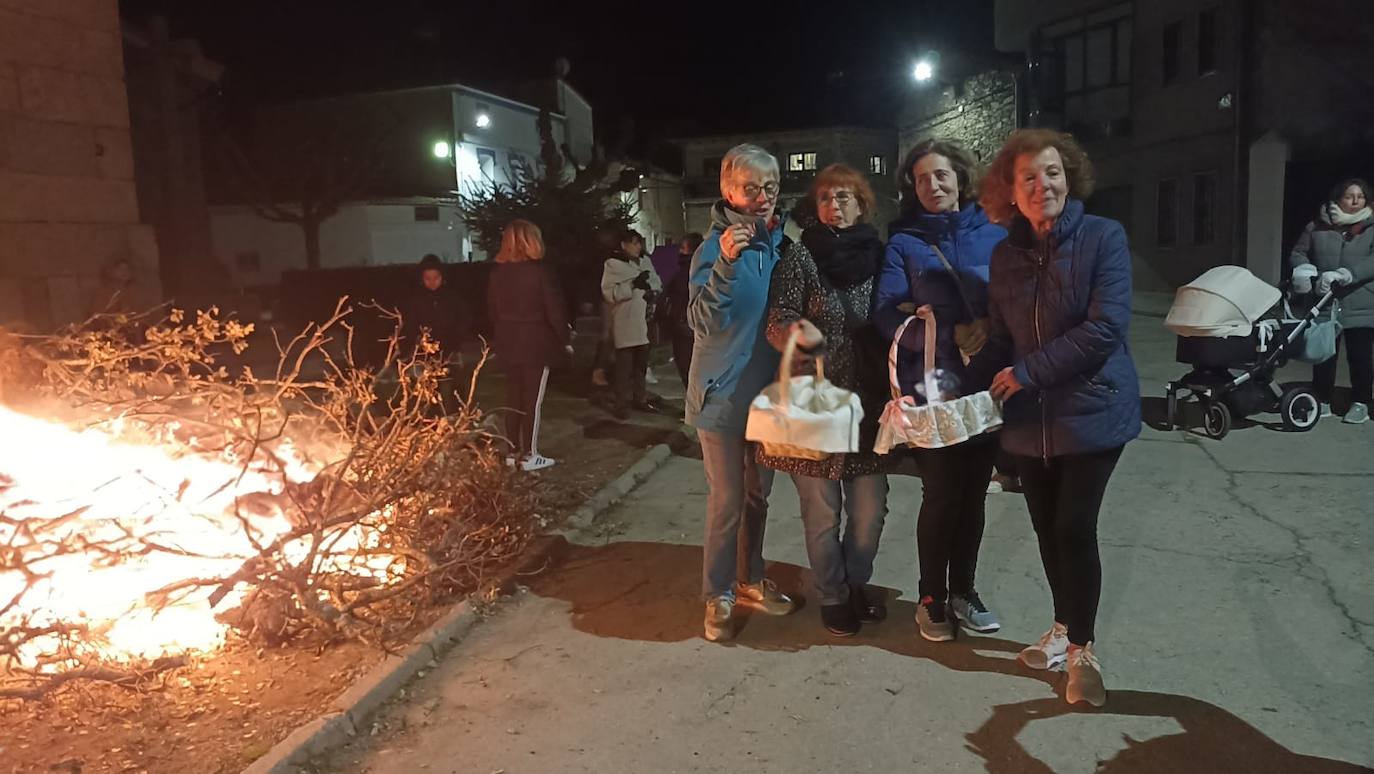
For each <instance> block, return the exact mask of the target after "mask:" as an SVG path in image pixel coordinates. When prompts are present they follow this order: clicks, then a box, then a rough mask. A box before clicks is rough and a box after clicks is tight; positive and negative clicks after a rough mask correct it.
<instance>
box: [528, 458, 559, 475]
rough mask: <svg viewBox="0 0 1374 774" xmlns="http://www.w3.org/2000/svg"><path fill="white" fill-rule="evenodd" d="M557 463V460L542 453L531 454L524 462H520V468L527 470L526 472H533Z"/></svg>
mask: <svg viewBox="0 0 1374 774" xmlns="http://www.w3.org/2000/svg"><path fill="white" fill-rule="evenodd" d="M557 464H558V462H557V461H555V460H551V459H549V458H548V457H545V456H544V455H542V454H531V455H530V456H528V457H526V458H525V459H524V461H523V462H521V463H520V469H521V470H523V471H525V472H526V473H533V472H534V471H536V470H543V469H544V468H551V467H553V466H554V465H557Z"/></svg>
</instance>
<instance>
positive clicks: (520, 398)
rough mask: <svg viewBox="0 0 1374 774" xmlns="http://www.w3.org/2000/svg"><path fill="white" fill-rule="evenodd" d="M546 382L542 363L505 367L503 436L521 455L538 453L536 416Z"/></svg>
mask: <svg viewBox="0 0 1374 774" xmlns="http://www.w3.org/2000/svg"><path fill="white" fill-rule="evenodd" d="M548 385H549V369H547V368H545V367H544V366H538V365H512V366H507V367H506V438H507V439H508V440H509V441H510V442H511V445H512V446H514V447H515V450H516V453H517V454H518V456H520V457H524V456H525V455H526V454H529V453H534V454H538V453H539V446H538V444H539V415H540V413H541V411H542V410H543V405H544V391H545V390H546V389H547V388H548Z"/></svg>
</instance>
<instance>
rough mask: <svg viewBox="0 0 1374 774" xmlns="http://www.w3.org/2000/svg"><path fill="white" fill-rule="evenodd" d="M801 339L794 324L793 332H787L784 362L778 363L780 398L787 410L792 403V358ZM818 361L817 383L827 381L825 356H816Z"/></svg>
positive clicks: (783, 350) (783, 352) (783, 353)
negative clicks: (790, 394)
mask: <svg viewBox="0 0 1374 774" xmlns="http://www.w3.org/2000/svg"><path fill="white" fill-rule="evenodd" d="M800 339H801V330H800V329H799V328H798V327H797V326H796V325H793V326H792V330H791V332H789V333H788V334H787V344H785V345H784V346H783V348H782V362H781V363H779V364H778V400H779V401H781V402H782V406H783V409H784V410H786V409H787V408H788V407H789V406H791V405H792V402H791V400H790V397H789V394H788V393H789V392H790V391H791V386H792V358H794V357H796V355H797V342H798V341H800ZM814 359H815V361H816V384H820V383H821V382H823V381H825V357H824V356H822V355H816V356H815V358H814Z"/></svg>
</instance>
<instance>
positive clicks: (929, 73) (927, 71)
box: [912, 59, 935, 83]
mask: <svg viewBox="0 0 1374 774" xmlns="http://www.w3.org/2000/svg"><path fill="white" fill-rule="evenodd" d="M912 75H914V76H915V77H916V82H917V83H925V82H926V81H928V80H930V79H931V78H934V77H935V65H934V64H932V63H931V62H930V60H927V59H922V60H921V61H919V62H917V63H916V69H915V70H914V71H913V72H912Z"/></svg>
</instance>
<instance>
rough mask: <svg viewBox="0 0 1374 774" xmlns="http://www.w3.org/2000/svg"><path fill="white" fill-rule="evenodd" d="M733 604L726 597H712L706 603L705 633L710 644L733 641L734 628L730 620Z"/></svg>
mask: <svg viewBox="0 0 1374 774" xmlns="http://www.w3.org/2000/svg"><path fill="white" fill-rule="evenodd" d="M734 607H735V603H734V602H731V601H730V600H729V599H727V598H726V597H712V598H711V599H710V600H708V601H707V602H706V633H705V635H704V636H705V637H706V639H707V640H708V641H710V642H724V641H725V640H729V639H733V638H734V636H735V627H734V625H733V622H732V621H731V620H730V614H731V613H732V612H734Z"/></svg>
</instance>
